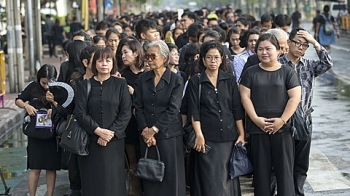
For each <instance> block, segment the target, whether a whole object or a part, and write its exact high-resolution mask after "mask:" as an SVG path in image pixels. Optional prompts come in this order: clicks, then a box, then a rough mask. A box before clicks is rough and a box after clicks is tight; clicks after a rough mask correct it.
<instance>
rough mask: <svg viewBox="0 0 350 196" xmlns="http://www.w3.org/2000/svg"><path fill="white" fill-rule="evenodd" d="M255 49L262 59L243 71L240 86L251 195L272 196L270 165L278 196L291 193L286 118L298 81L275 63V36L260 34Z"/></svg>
mask: <svg viewBox="0 0 350 196" xmlns="http://www.w3.org/2000/svg"><path fill="white" fill-rule="evenodd" d="M255 50H256V52H257V55H258V57H259V60H260V61H261V62H260V63H259V64H256V65H253V66H251V67H249V68H248V69H247V70H246V71H245V72H244V73H243V75H242V79H241V83H240V85H239V89H240V94H241V98H242V104H243V106H244V109H245V111H246V113H247V115H248V118H247V120H246V130H247V133H249V137H250V140H249V141H250V143H251V154H252V162H253V167H254V173H253V174H254V179H253V181H254V195H256V196H265V195H272V193H271V190H270V184H271V183H270V181H271V168H272V167H273V168H274V171H275V174H276V179H277V187H278V195H283V196H294V195H295V193H294V185H293V184H294V183H293V163H294V143H293V142H294V141H293V131H292V129H291V122H290V120H289V119H290V118H291V116H292V115H293V113H294V112H295V110H296V108H297V106H298V104H299V102H300V98H301V88H300V82H299V79H298V77H297V74H296V72H295V71H294V69H293V68H292V67H290V66H284V65H281V64H280V63H279V62H278V56H279V53H280V45H279V43H278V40H277V38H276V37H275V36H274V35H272V34H269V33H265V34H263V35H261V36H260V38H259V39H258V41H257V43H256V49H255Z"/></svg>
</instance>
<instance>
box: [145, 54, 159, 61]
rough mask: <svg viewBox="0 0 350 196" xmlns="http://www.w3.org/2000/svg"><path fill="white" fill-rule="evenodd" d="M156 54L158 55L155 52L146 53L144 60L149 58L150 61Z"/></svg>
mask: <svg viewBox="0 0 350 196" xmlns="http://www.w3.org/2000/svg"><path fill="white" fill-rule="evenodd" d="M157 56H158V55H156V54H146V55H145V59H146V60H148V59H151V60H152V61H154V60H155V59H156V58H157Z"/></svg>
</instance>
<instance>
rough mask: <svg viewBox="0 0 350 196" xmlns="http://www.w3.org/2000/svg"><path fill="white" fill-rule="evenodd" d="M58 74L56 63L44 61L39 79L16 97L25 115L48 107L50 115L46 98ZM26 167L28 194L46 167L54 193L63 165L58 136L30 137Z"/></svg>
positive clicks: (38, 75) (50, 190)
mask: <svg viewBox="0 0 350 196" xmlns="http://www.w3.org/2000/svg"><path fill="white" fill-rule="evenodd" d="M55 78H57V71H56V68H55V67H54V66H53V65H48V64H45V65H43V66H42V67H41V68H40V69H39V71H38V73H37V80H36V81H33V82H31V83H29V84H28V85H27V86H26V87H25V89H24V90H23V91H22V92H21V93H20V94H19V95H18V97H17V98H16V102H15V103H16V105H17V106H18V107H20V108H23V109H25V110H26V115H30V116H35V115H36V112H37V110H38V109H41V108H46V109H47V110H48V111H47V113H48V116H51V112H52V109H51V105H50V102H49V101H48V100H47V99H46V92H47V91H48V90H49V86H48V83H49V82H51V80H52V79H55ZM27 155H28V158H27V168H28V169H30V171H29V176H28V186H29V195H30V196H35V193H36V189H37V186H38V180H39V176H40V172H41V170H42V169H43V170H46V185H47V195H48V196H52V195H53V191H54V187H55V180H56V170H59V169H60V150H59V149H58V145H57V143H56V138H55V137H53V138H52V139H49V140H38V139H35V138H32V137H28V146H27Z"/></svg>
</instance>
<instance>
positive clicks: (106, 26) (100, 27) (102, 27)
mask: <svg viewBox="0 0 350 196" xmlns="http://www.w3.org/2000/svg"><path fill="white" fill-rule="evenodd" d="M107 29H109V24H108V22H107V21H104V20H102V21H100V22H99V23H97V25H96V30H107Z"/></svg>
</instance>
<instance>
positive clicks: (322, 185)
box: [307, 147, 350, 192]
mask: <svg viewBox="0 0 350 196" xmlns="http://www.w3.org/2000/svg"><path fill="white" fill-rule="evenodd" d="M307 181H308V183H309V184H310V186H311V187H312V189H313V190H314V191H315V192H317V191H328V190H339V189H350V182H349V181H348V180H347V179H345V178H344V177H343V176H342V174H341V172H340V171H339V170H338V169H337V167H336V166H335V165H333V163H331V162H330V161H329V160H328V158H327V157H326V156H325V155H324V154H323V153H322V152H321V151H320V150H319V149H318V148H315V147H312V148H311V153H310V168H309V172H308V177H307Z"/></svg>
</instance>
